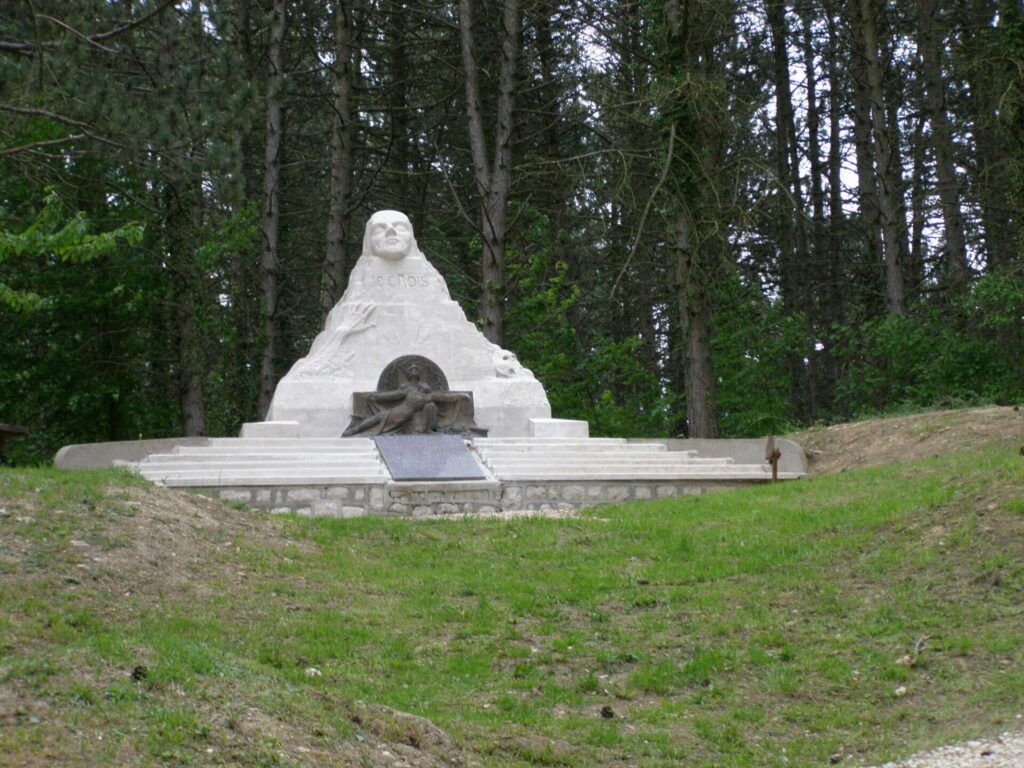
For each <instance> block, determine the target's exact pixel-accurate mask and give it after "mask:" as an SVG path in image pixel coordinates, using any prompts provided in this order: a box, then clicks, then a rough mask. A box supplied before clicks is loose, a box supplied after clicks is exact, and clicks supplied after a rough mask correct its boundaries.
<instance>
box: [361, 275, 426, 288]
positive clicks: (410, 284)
mask: <svg viewBox="0 0 1024 768" xmlns="http://www.w3.org/2000/svg"><path fill="white" fill-rule="evenodd" d="M363 284H364V285H366V286H369V287H370V288H374V287H376V288H426V287H427V286H429V285H430V276H429V275H406V274H403V273H398V274H396V275H367V276H366V277H365V278H364V279H363Z"/></svg>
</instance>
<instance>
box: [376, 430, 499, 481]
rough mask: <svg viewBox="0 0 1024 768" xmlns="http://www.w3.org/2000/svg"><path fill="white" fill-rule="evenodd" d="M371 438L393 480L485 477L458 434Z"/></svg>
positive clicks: (477, 478) (473, 478) (471, 478)
mask: <svg viewBox="0 0 1024 768" xmlns="http://www.w3.org/2000/svg"><path fill="white" fill-rule="evenodd" d="M373 442H374V443H376V444H377V450H378V451H380V455H381V456H382V457H383V458H384V463H385V464H387V465H388V471H389V472H391V477H392V478H394V479H395V480H421V481H422V480H484V479H486V477H487V476H486V475H485V474H484V471H483V469H482V468H481V467H480V465H479V464H478V463H477V460H476V458H475V457H474V456H473V454H472V453H470V452H469V449H468V448H467V447H466V443H465V442H464V441H463V440H462V438H461V437H459V436H457V435H377V436H376V437H374V438H373Z"/></svg>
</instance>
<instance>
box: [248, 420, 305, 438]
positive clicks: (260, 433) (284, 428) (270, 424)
mask: <svg viewBox="0 0 1024 768" xmlns="http://www.w3.org/2000/svg"><path fill="white" fill-rule="evenodd" d="M301 431H302V427H301V426H300V425H299V422H297V421H247V422H246V423H245V424H243V425H242V431H241V432H240V433H239V435H238V436H239V437H301V434H300V433H301Z"/></svg>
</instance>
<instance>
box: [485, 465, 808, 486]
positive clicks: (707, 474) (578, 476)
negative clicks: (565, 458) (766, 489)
mask: <svg viewBox="0 0 1024 768" xmlns="http://www.w3.org/2000/svg"><path fill="white" fill-rule="evenodd" d="M495 477H497V478H498V480H500V481H502V482H515V481H534V482H541V483H543V482H548V481H551V482H558V481H575V482H580V483H588V482H591V483H592V482H603V481H611V480H615V481H621V482H630V481H659V480H665V481H684V480H687V481H688V480H694V481H741V480H758V481H763V480H770V479H771V472H762V471H758V470H756V469H755V470H745V471H741V470H732V471H727V472H726V471H721V470H711V469H708V468H704V469H700V470H694V471H691V472H625V473H623V472H619V473H616V472H607V473H604V472H593V471H591V472H584V471H580V472H560V471H554V472H496V473H495ZM799 477H800V475H799V474H797V473H790V472H780V473H779V479H780V480H796V479H797V478H799Z"/></svg>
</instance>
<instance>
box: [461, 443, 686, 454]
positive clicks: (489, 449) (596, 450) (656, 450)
mask: <svg viewBox="0 0 1024 768" xmlns="http://www.w3.org/2000/svg"><path fill="white" fill-rule="evenodd" d="M476 450H477V452H478V453H480V454H486V455H502V456H505V455H515V454H543V455H560V454H564V453H578V454H585V455H587V456H591V455H606V454H620V453H628V454H630V455H633V454H637V455H649V456H650V455H660V454H666V453H671V454H673V455H680V456H682V455H688V454H694V453H696V452H695V451H669V450H668V449H667V448H666V447H665V446H664V445H656V446H652V445H645V444H627V445H477V446H476Z"/></svg>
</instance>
